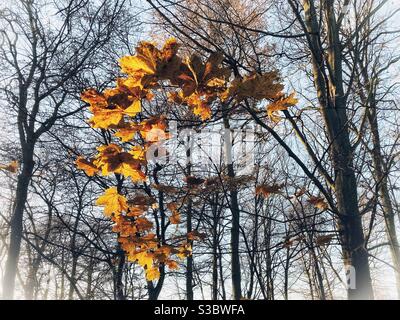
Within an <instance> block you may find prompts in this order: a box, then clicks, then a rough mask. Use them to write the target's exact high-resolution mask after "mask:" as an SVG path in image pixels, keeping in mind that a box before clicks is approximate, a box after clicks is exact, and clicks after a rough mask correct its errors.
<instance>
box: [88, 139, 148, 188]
mask: <svg viewBox="0 0 400 320" xmlns="http://www.w3.org/2000/svg"><path fill="white" fill-rule="evenodd" d="M97 150H98V151H99V154H98V155H97V156H96V160H95V161H94V164H95V165H96V166H97V167H101V169H102V174H103V175H105V176H106V175H109V174H110V173H119V174H122V175H124V176H126V177H130V178H131V179H132V181H133V182H140V181H144V180H145V179H146V175H145V174H144V173H143V172H142V171H141V165H142V161H141V160H138V159H135V158H134V157H133V155H132V154H131V153H129V152H123V151H122V148H121V147H120V146H118V145H116V144H112V143H111V144H108V145H104V146H100V147H98V148H97Z"/></svg>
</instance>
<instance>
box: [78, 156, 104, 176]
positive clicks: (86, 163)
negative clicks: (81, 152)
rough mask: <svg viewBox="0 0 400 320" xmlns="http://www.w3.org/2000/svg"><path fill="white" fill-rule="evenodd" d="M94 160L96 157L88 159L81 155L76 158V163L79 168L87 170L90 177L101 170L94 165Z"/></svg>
mask: <svg viewBox="0 0 400 320" xmlns="http://www.w3.org/2000/svg"><path fill="white" fill-rule="evenodd" d="M93 161H94V159H90V160H86V159H85V158H83V157H81V156H80V157H78V159H76V161H75V164H76V166H77V168H78V169H81V170H83V171H85V173H86V174H87V175H88V176H89V177H92V176H94V175H95V174H96V173H97V172H99V168H97V167H96V166H95V165H94V163H93Z"/></svg>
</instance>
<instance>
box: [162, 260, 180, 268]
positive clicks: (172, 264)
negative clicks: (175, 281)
mask: <svg viewBox="0 0 400 320" xmlns="http://www.w3.org/2000/svg"><path fill="white" fill-rule="evenodd" d="M165 265H166V266H167V267H168V269H170V270H177V269H178V268H179V266H178V263H177V262H176V261H175V260H167V261H165Z"/></svg>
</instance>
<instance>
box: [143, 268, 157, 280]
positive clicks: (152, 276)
mask: <svg viewBox="0 0 400 320" xmlns="http://www.w3.org/2000/svg"><path fill="white" fill-rule="evenodd" d="M158 278H160V270H158V267H156V266H153V267H151V268H147V269H146V279H147V281H153V280H157V279H158Z"/></svg>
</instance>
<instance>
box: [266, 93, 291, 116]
mask: <svg viewBox="0 0 400 320" xmlns="http://www.w3.org/2000/svg"><path fill="white" fill-rule="evenodd" d="M297 102H298V100H297V99H296V98H295V97H294V93H291V94H290V95H289V96H288V97H285V96H281V97H280V98H278V99H276V100H275V101H273V102H271V103H270V104H269V105H268V106H267V113H268V117H270V119H271V120H272V121H274V122H279V121H280V119H281V118H280V117H279V116H277V112H278V111H283V110H287V109H288V108H289V107H292V106H294V105H296V104H297Z"/></svg>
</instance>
